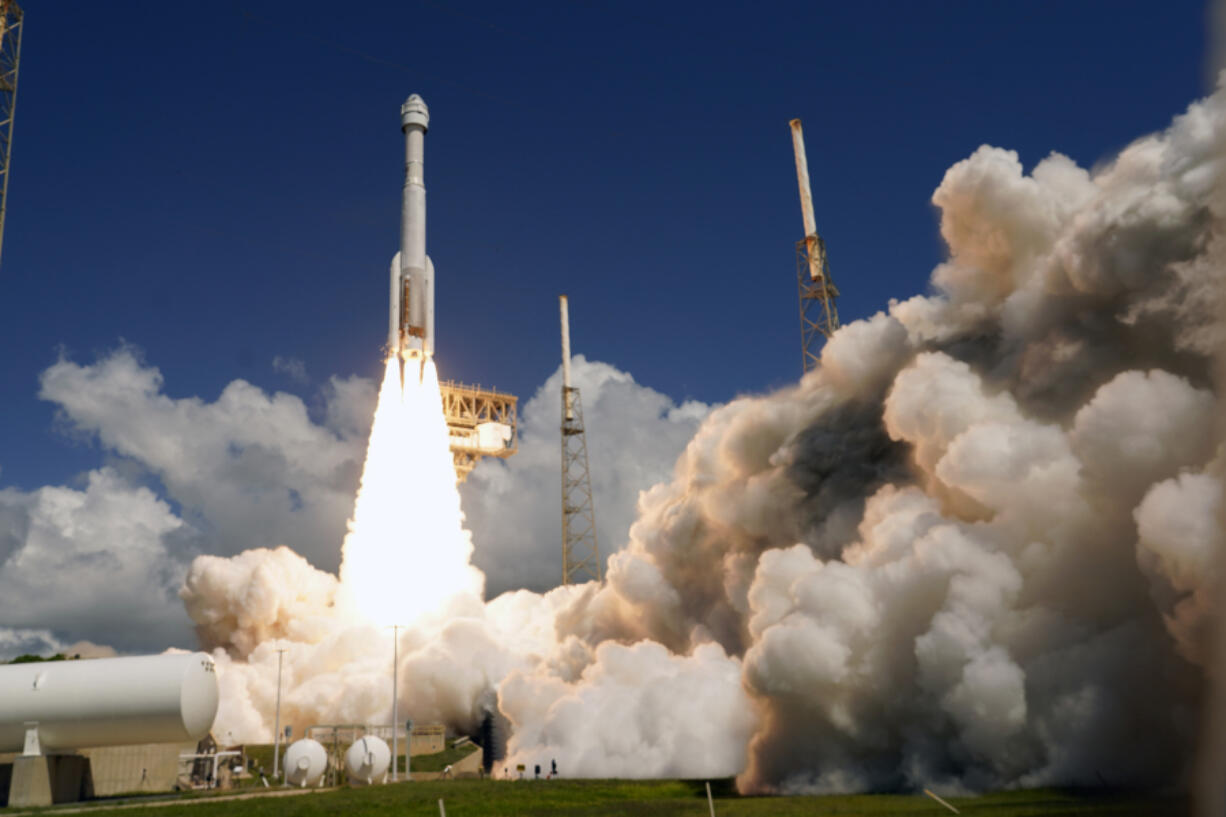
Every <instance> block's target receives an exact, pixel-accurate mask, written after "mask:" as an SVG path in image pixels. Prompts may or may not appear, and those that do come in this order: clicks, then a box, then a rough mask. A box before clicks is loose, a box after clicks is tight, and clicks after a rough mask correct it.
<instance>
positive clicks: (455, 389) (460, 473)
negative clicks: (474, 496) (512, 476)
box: [439, 380, 519, 482]
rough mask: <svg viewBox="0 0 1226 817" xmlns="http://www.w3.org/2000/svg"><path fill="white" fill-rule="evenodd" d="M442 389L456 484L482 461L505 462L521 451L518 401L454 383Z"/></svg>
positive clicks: (442, 383)
mask: <svg viewBox="0 0 1226 817" xmlns="http://www.w3.org/2000/svg"><path fill="white" fill-rule="evenodd" d="M439 388H440V390H441V391H442V393H443V416H445V417H446V418H447V432H448V434H449V435H450V437H451V456H452V458H453V460H454V461H455V473H456V482H463V481H464V480H465V479H466V478H467V477H468V474H469V472H471V471H472V470H473V468H474V467H475V466H476V464H477V460H479V459H481V458H482V457H498V458H500V459H506V458H507V457H509V456H511V455H512V454H514V453H515V452H516V451H518V450H519V425H518V418H517V412H518V404H519V398H518V397H516V396H515V395H513V394H506V393H505V392H499V391H494V390H492V389H483V388H481V387H480V386H468V385H465V384H463V383H457V382H455V381H454V380H444V381H442V382H441V383H439Z"/></svg>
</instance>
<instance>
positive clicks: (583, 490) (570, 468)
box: [558, 295, 600, 584]
mask: <svg viewBox="0 0 1226 817" xmlns="http://www.w3.org/2000/svg"><path fill="white" fill-rule="evenodd" d="M558 307H559V309H560V311H561V313H562V584H571V583H574V582H584V581H588V580H589V579H595V580H596V581H600V551H599V550H598V549H597V547H596V511H595V509H594V508H593V505H592V480H591V477H590V476H589V474H588V461H587V435H586V434H584V431H583V403H582V402H581V401H580V400H579V389H578V388H576V387H574V386H572V385H571V384H570V318H569V316H568V314H567V308H566V296H565V295H559V296H558Z"/></svg>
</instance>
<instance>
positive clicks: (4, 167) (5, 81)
mask: <svg viewBox="0 0 1226 817" xmlns="http://www.w3.org/2000/svg"><path fill="white" fill-rule="evenodd" d="M23 17H24V15H23V13H22V11H21V6H19V5H17V3H16V2H14V0H0V177H3V178H2V179H0V249H3V246H4V243H3V242H4V215H5V213H6V212H7V210H8V199H9V169H10V168H11V167H12V159H13V114H14V112H15V111H16V110H17V69H18V66H19V64H20V62H21V29H22V24H21V22H22V19H23Z"/></svg>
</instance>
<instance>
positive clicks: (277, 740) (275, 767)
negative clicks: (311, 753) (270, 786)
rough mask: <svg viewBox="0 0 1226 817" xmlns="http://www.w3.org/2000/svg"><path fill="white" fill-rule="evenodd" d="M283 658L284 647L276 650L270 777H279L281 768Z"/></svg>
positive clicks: (274, 778)
mask: <svg viewBox="0 0 1226 817" xmlns="http://www.w3.org/2000/svg"><path fill="white" fill-rule="evenodd" d="M283 658H285V648H284V647H282V648H281V649H279V650H277V714H276V716H275V718H274V720H273V724H274V725H273V728H272V730H273V731H272V779H273V780H276V779H277V777H279V772H280V770H281V660H282V659H283Z"/></svg>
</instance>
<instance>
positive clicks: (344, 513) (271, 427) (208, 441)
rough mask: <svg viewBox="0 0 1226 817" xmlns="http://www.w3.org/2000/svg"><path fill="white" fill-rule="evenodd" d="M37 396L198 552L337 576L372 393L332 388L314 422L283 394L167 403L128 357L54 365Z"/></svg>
mask: <svg viewBox="0 0 1226 817" xmlns="http://www.w3.org/2000/svg"><path fill="white" fill-rule="evenodd" d="M41 386H42V388H41V390H40V392H39V396H41V397H42V398H43V399H44V400H49V401H51V402H53V403H55V404H56V406H57V407H58V409H59V412H60V416H61V419H62V421H63V422H64V423H65V424H66V425H67V427H68V428H69V429H71V430H72V431H74V432H76V433H79V434H83V435H86V436H88V437H91V438H93V439H96V440H97V441H98V443H99V444H100V445H101V446H102V447H103V448H104V449H106V450H107V451H110V452H114V453H115V454H118V455H120V456H121V457H124V458H126V459H127V460H129V461H131V462H132V463H135V464H136V465H139V466H140V467H142V468H144V469H147V470H148V471H149V472H150V473H151V474H152V475H153V476H155V477H156V478H157V479H158V480H160V481H161V483H162V485H163V487H164V488H165V491H166V494H167V496H168V497H169V498H170V499H171V500H173V501H174V502H176V503H177V504H178V506H179V507H180V509H181V513H182V515H183V518H184V520H185V521H186V522H187V523H188V524H190V525H191V527H192V533H193V534H195V536H196V537H197V541H195V542H194V543H193V544H194V546H195V547H196V548H197V549H198V550H200V551H203V552H207V553H219V554H230V553H237V552H239V551H241V550H244V549H247V548H252V547H275V546H277V545H282V544H286V545H290V546H291V547H293V548H294V550H295V551H297V552H298V553H300V554H302V555H303V556H305V557H306V558H308V559H309V560H310V561H311V562H312V563H313V564H315V565H317V566H318V567H321V568H323V569H326V570H335V569H336V567H337V564H338V561H339V549H340V548H339V543H340V541H341V539H342V538H343V536H344V531H345V521H346V520H347V519H348V518H349V514H350V512H351V510H352V507H353V496H354V491H355V489H356V487H357V481H358V473H359V470H360V469H361V463H362V458H363V456H364V455H365V448H366V438H365V433H366V430H367V428H368V427H369V426H368V423H369V419H367V425H365V426H364V425H363V424H362V423H361V422H360V420H359V419H358V418H359V417H360V416H363V415H364V416H365V417H367V418H369V417H370V412H371V408H372V406H373V397H374V390H373V386H371V387H369V388H368V387H367V382H366V381H363V380H361V379H357V378H350V379H348V380H341V379H333V380H332V381H331V382H330V383H329V385H328V386H327V387H326V388H325V390H324V395H323V397H324V401H325V410H324V417H323V422H322V424H319V423H316V422H315V421H314V420H313V419H312V418H311V416H310V414H309V412H308V411H307V406H306V404H305V403H303V401H302V400H301V399H300V398H299V397H297V396H295V395H292V394H286V393H284V392H276V393H273V394H268V393H267V392H264V391H263V390H261V389H260V388H258V387H256V386H254V385H252V384H250V383H248V382H246V381H244V380H235V381H233V382H231V383H230V384H229V385H228V386H226V388H225V389H224V390H223V391H222V393H221V394H220V395H219V396H218V398H217V399H216V400H215V401H213V402H206V401H205V400H202V399H201V398H199V397H189V398H183V399H174V398H171V397H169V396H167V395H166V394H164V393H163V391H162V386H163V383H162V375H161V372H159V371H158V369H157V368H155V367H153V366H149V365H146V364H144V363H143V362H142V361H141V360H139V359H138V357H137V355H136V353H135V352H134V351H133V350H132V349H130V348H127V347H124V348H120V349H118V350H116V351H115V352H113V353H111V354H110V355H108V356H106V357H104V358H102V359H100V360H99V361H97V362H96V363H93V364H90V365H80V364H77V363H75V362H73V361H71V360H60V361H59V362H57V363H55V364H54V365H53V366H51V367H50V368H48V369H47V370H46V371H45V372H43V375H42V378H41Z"/></svg>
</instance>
